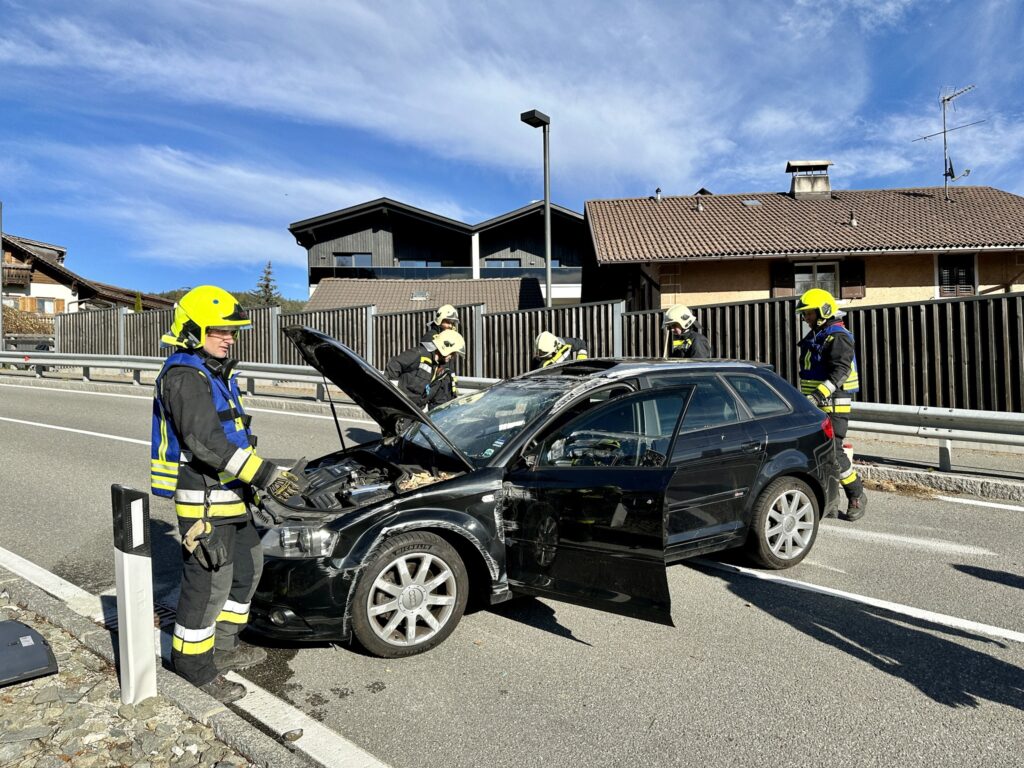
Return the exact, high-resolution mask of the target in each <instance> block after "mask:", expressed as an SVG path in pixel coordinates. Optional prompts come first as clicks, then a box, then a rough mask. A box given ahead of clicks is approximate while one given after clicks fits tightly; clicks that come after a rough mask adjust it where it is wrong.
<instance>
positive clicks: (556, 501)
mask: <svg viewBox="0 0 1024 768" xmlns="http://www.w3.org/2000/svg"><path fill="white" fill-rule="evenodd" d="M688 394H689V392H688V391H673V390H664V389H663V390H656V391H650V390H648V391H645V392H641V393H633V394H629V395H625V396H622V397H618V398H615V399H613V400H609V401H608V402H606V403H603V404H601V405H598V406H595V407H594V408H592V409H590V410H588V411H586V412H584V413H583V414H581V415H579V416H577V417H575V418H574V419H572V420H571V421H569V422H568V423H566V424H564V425H562V426H556V427H555V428H554V429H552V430H550V431H549V432H548V433H547V434H545V435H543V436H542V437H541V438H540V439H539V440H537V441H534V442H533V443H532V444H531V445H530V446H529V447H527V448H526V449H525V451H524V453H523V454H522V455H521V456H520V458H519V459H518V460H516V461H515V462H513V463H512V464H510V467H509V471H508V473H507V475H506V478H505V486H504V499H503V504H502V511H503V514H504V517H505V531H506V535H505V541H506V562H507V570H508V581H509V585H510V586H511V587H512V588H513V589H514V590H515V591H517V592H522V593H526V594H533V595H538V596H541V597H549V598H553V599H556V600H565V601H567V602H570V603H576V604H578V605H584V606H588V607H591V608H598V609H600V610H604V611H609V612H611V613H617V614H622V615H626V616H632V617H634V618H639V619H646V620H648V621H654V622H658V623H661V624H668V625H671V624H672V616H671V601H670V599H669V592H668V578H667V574H666V572H665V490H666V488H667V486H668V483H669V481H670V480H671V478H672V474H673V471H672V469H670V468H666V463H667V461H666V457H667V456H668V453H669V448H670V444H671V442H672V436H673V435H674V434H675V428H676V423H677V421H678V419H679V414H680V413H681V411H682V408H683V405H684V402H685V399H686V396H687V395H688Z"/></svg>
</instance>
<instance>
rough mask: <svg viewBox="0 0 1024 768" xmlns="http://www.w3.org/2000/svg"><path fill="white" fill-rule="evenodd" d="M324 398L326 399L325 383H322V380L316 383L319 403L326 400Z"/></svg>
mask: <svg viewBox="0 0 1024 768" xmlns="http://www.w3.org/2000/svg"><path fill="white" fill-rule="evenodd" d="M324 399H325V397H324V385H323V384H322V383H320V382H317V385H316V401H317V402H318V403H322V402H323V401H324Z"/></svg>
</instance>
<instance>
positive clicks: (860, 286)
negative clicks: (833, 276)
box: [839, 259, 865, 299]
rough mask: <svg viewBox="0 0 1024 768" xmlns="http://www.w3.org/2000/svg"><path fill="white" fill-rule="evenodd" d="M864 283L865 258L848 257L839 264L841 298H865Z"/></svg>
mask: <svg viewBox="0 0 1024 768" xmlns="http://www.w3.org/2000/svg"><path fill="white" fill-rule="evenodd" d="M864 283H865V281H864V259H846V260H845V261H843V262H842V263H841V264H840V265H839V286H840V296H839V298H841V299H863V298H864V288H865V284H864Z"/></svg>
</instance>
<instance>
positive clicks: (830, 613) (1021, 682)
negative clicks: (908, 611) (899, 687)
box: [714, 573, 1024, 710]
mask: <svg viewBox="0 0 1024 768" xmlns="http://www.w3.org/2000/svg"><path fill="white" fill-rule="evenodd" d="M714 575H715V576H716V577H718V578H721V579H724V580H725V581H726V582H727V584H728V586H729V589H730V591H732V593H733V594H735V595H736V596H737V597H739V598H740V599H742V600H745V601H746V602H748V603H750V604H751V605H753V606H756V607H757V608H760V609H761V610H763V611H764V612H765V613H767V614H769V615H771V616H773V617H775V618H776V619H778V620H779V621H784V622H786V623H787V624H789V625H790V626H792V627H793V628H794V629H797V630H799V631H801V632H803V633H804V634H806V635H809V636H810V637H813V638H814V639H816V640H819V641H820V642H822V643H825V644H827V645H830V646H832V647H833V648H837V649H839V650H841V651H844V652H845V653H848V654H850V655H851V656H853V657H855V658H857V659H860V660H861V661H863V662H865V663H866V664H870V665H871V666H873V667H875V668H876V669H878V670H880V671H882V672H885V673H887V674H890V675H892V676H894V677H898V678H900V679H902V680H906V681H907V682H908V683H910V684H911V685H913V686H915V687H916V688H917V689H918V690H920V691H921V692H922V693H924V694H925V695H926V696H928V697H929V698H931V699H933V700H934V701H936V702H938V703H940V704H945V705H946V706H949V707H977V706H978V705H979V702H980V700H982V699H987V700H988V701H992V702H996V703H998V704H1005V705H1006V706H1010V707H1015V708H1017V709H1021V710H1024V669H1022V668H1021V667H1017V666H1014V665H1013V664H1009V663H1007V662H1005V661H1001V660H1000V659H997V658H993V657H992V656H989V655H987V654H986V653H984V652H982V651H979V650H975V649H974V648H972V647H970V646H969V645H967V644H964V643H957V642H953V641H952V640H950V639H947V637H942V636H941V635H946V636H949V637H953V638H957V639H958V640H961V641H967V643H970V644H976V643H984V644H988V645H996V646H998V647H1000V648H1006V647H1007V644H1004V643H1002V642H1000V641H997V640H994V639H992V638H989V637H985V636H983V635H978V634H975V633H972V632H967V631H964V630H959V629H954V628H951V627H945V626H942V625H940V624H935V623H933V622H930V621H926V620H924V619H917V618H912V617H910V616H904V615H902V614H896V613H891V612H889V611H885V610H883V609H880V608H874V607H871V606H866V605H860V604H858V603H853V602H850V601H848V600H843V599H840V598H837V597H831V596H829V595H817V594H813V593H810V592H803V591H797V590H794V589H793V588H791V587H786V586H783V585H779V584H772V583H770V582H763V581H758V580H755V579H751V578H748V577H745V576H741V575H739V574H736V575H723V574H721V573H715V574H714Z"/></svg>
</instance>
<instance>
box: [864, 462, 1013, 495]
mask: <svg viewBox="0 0 1024 768" xmlns="http://www.w3.org/2000/svg"><path fill="white" fill-rule="evenodd" d="M854 467H856V468H857V474H859V475H860V476H861V477H862V478H863V479H865V480H872V481H875V482H879V483H896V484H897V485H916V486H920V487H922V488H927V489H930V490H935V491H943V492H944V493H960V494H964V495H968V496H982V497H984V498H987V499H1004V500H1007V501H1024V482H1017V481H1014V480H998V479H993V478H988V477H976V476H973V475H958V474H955V473H952V472H937V471H928V470H920V469H896V468H893V467H880V466H878V465H877V464H857V463H856V462H854Z"/></svg>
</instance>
